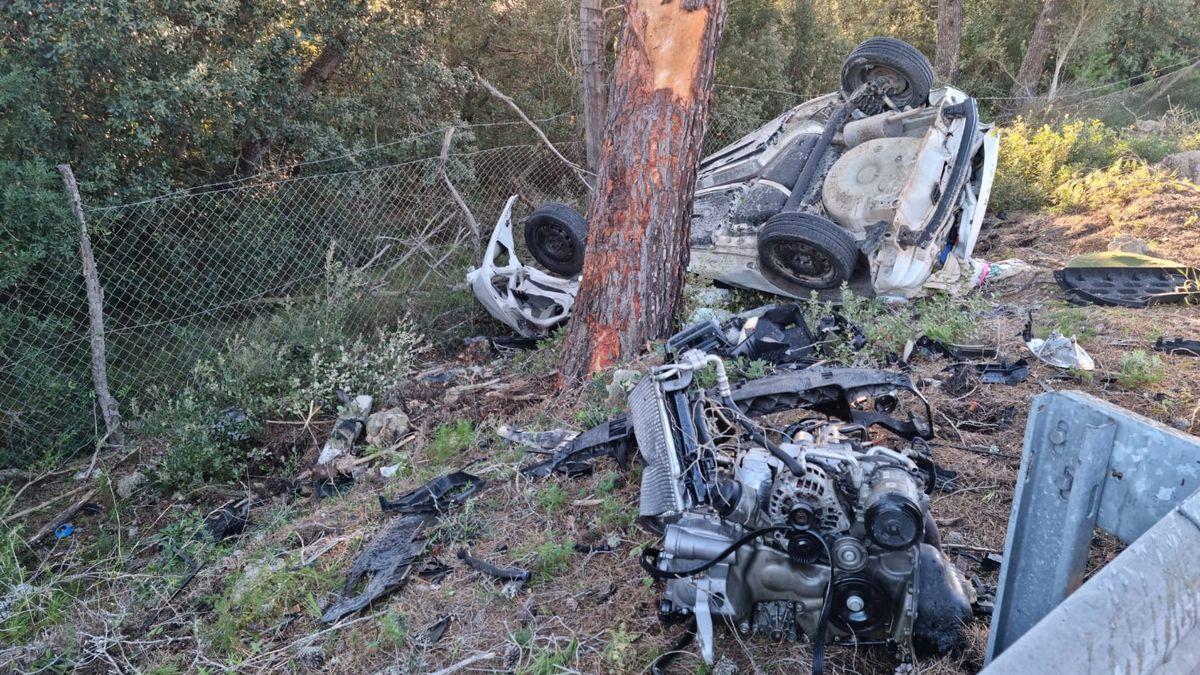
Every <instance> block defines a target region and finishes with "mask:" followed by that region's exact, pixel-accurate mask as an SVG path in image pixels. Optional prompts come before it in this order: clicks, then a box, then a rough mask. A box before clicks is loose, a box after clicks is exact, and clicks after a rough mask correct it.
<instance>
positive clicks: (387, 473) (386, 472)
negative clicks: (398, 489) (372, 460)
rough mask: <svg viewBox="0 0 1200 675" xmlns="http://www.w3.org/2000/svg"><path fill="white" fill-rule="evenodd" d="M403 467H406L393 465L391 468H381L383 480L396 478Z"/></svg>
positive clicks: (380, 472) (380, 473)
mask: <svg viewBox="0 0 1200 675" xmlns="http://www.w3.org/2000/svg"><path fill="white" fill-rule="evenodd" d="M402 466H404V465H403V464H392V465H391V466H381V467H379V475H380V476H381V477H383V478H391V477H393V476H395V475H396V473H397V472H398V471H400V467H402Z"/></svg>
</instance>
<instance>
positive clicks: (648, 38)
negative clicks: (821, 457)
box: [560, 0, 725, 383]
mask: <svg viewBox="0 0 1200 675" xmlns="http://www.w3.org/2000/svg"><path fill="white" fill-rule="evenodd" d="M625 10H626V13H625V25H624V27H623V29H622V33H621V43H620V47H619V49H618V54H617V62H616V66H615V68H614V70H613V76H612V83H611V86H610V90H609V104H608V121H607V126H606V129H605V137H604V145H603V148H604V152H603V158H602V160H601V163H600V175H599V177H598V179H597V184H596V193H595V197H594V199H593V201H592V204H591V206H590V208H589V210H588V222H589V230H588V243H587V257H586V258H585V260H584V266H583V278H582V280H581V283H580V288H579V294H578V297H577V298H576V301H575V307H574V313H573V317H572V319H571V323H570V324H569V327H568V332H567V337H566V340H565V343H564V346H563V362H562V368H561V369H560V373H561V375H560V377H561V381H562V382H563V383H567V382H572V381H576V380H578V379H580V378H582V377H583V376H585V375H586V374H588V373H592V372H595V371H597V370H600V369H603V368H605V367H607V366H609V365H611V364H613V363H616V362H617V361H619V360H621V359H624V358H629V357H632V356H634V355H636V354H638V353H640V352H641V351H642V350H643V349H644V348H645V346H646V343H647V342H648V341H649V340H653V339H655V338H659V337H662V336H664V335H666V334H667V333H668V331H669V329H670V328H671V327H672V326H673V324H674V322H675V315H676V313H677V311H678V309H679V307H680V305H681V300H682V295H683V281H684V272H685V270H686V269H687V262H688V231H689V228H688V226H689V221H690V220H691V213H692V192H693V189H694V187H695V182H696V165H697V163H698V162H699V159H700V152H701V144H702V141H703V139H704V130H705V123H706V115H707V112H708V104H709V100H710V97H711V93H712V84H713V72H714V67H715V64H716V55H717V45H718V43H719V41H720V35H721V27H722V24H723V23H724V19H725V4H724V2H722V0H668V1H667V2H663V1H662V0H626V3H625Z"/></svg>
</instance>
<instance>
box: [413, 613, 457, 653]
mask: <svg viewBox="0 0 1200 675" xmlns="http://www.w3.org/2000/svg"><path fill="white" fill-rule="evenodd" d="M452 618H453V617H451V616H450V615H449V614H447V615H446V616H443V617H442V618H440V619H438V620H437V621H434V622H433V623H432V624H430V625H429V627H428V628H426V629H425V632H424V633H423V634H422V636H421V643H422V644H423V645H425V646H426V647H429V646H432V645H436V644H437V643H439V642H441V641H442V638H443V637H444V636H445V635H446V629H447V628H449V627H450V620H451V619H452Z"/></svg>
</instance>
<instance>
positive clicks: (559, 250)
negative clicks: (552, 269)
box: [534, 225, 575, 263]
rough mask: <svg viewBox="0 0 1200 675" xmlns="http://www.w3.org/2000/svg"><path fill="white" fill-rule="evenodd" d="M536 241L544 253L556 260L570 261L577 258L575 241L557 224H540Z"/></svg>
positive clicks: (535, 231)
mask: <svg viewBox="0 0 1200 675" xmlns="http://www.w3.org/2000/svg"><path fill="white" fill-rule="evenodd" d="M534 237H535V239H534V240H535V241H537V246H538V248H540V249H541V250H542V253H543V254H544V255H545V256H546V257H547V258H549V259H550V260H553V261H554V262H560V263H569V262H571V261H572V260H574V259H575V242H574V240H572V239H571V236H570V235H569V234H567V232H566V230H565V229H564V228H562V227H559V226H556V225H538V226H537V229H535V230H534Z"/></svg>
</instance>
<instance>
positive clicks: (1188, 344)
mask: <svg viewBox="0 0 1200 675" xmlns="http://www.w3.org/2000/svg"><path fill="white" fill-rule="evenodd" d="M1154 350H1155V351H1159V352H1166V353H1167V354H1171V355H1173V356H1200V340H1189V339H1187V338H1173V339H1170V340H1164V339H1163V338H1161V337H1160V338H1158V339H1157V340H1155V341H1154Z"/></svg>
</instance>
